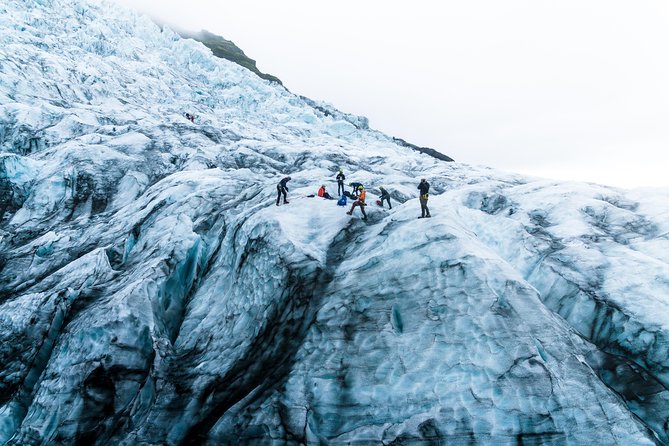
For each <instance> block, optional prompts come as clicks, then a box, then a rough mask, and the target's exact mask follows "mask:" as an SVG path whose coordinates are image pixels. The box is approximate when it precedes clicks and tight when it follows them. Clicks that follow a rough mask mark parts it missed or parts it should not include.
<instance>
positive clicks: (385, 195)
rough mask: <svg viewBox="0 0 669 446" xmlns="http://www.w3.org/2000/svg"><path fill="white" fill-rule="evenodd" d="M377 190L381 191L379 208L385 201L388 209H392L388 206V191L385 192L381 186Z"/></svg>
mask: <svg viewBox="0 0 669 446" xmlns="http://www.w3.org/2000/svg"><path fill="white" fill-rule="evenodd" d="M379 190H380V191H381V207H383V200H386V201H387V202H388V209H392V208H393V207H392V206H391V205H390V194H389V193H388V191H387V190H385V189H384V187H383V186H381V187H379Z"/></svg>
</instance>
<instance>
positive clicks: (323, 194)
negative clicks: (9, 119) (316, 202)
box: [318, 184, 334, 200]
mask: <svg viewBox="0 0 669 446" xmlns="http://www.w3.org/2000/svg"><path fill="white" fill-rule="evenodd" d="M318 196H319V197H323V198H325V199H326V200H334V197H333V196H332V195H330V194H328V193H327V192H326V191H325V184H321V188H320V189H318Z"/></svg>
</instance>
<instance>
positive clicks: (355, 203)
mask: <svg viewBox="0 0 669 446" xmlns="http://www.w3.org/2000/svg"><path fill="white" fill-rule="evenodd" d="M357 204H358V202H357V201H354V202H353V205H351V210H350V211H348V212H347V214H348V215H352V214H353V209H355V207H356V206H357Z"/></svg>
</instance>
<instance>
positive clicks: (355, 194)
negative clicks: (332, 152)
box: [276, 169, 431, 220]
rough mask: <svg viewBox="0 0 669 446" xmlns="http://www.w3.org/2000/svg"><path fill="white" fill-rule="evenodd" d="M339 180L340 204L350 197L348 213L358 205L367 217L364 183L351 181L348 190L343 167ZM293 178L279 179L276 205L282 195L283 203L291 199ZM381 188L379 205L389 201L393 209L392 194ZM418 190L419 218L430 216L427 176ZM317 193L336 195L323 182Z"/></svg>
mask: <svg viewBox="0 0 669 446" xmlns="http://www.w3.org/2000/svg"><path fill="white" fill-rule="evenodd" d="M335 179H336V180H337V195H339V201H338V202H337V204H339V205H340V206H346V198H347V197H348V198H350V199H352V200H355V201H354V202H353V204H352V205H351V209H350V210H349V211H348V212H347V214H348V215H353V211H354V210H355V208H356V207H359V208H360V211H361V212H362V218H363V219H365V220H366V219H367V213H366V212H365V206H367V203H366V202H365V201H366V198H367V191H366V190H365V187H364V186H363V185H362V183H358V182H352V183H349V186H351V188H352V191H351V192H348V191H347V190H346V189H345V187H344V181H345V180H346V176H345V175H344V172H343V170H342V169H339V173H338V174H337V176H336V177H335ZM290 180H291V178H290V177H284V178H283V179H282V180H281V181H279V184H277V185H276V190H277V196H276V205H277V206H279V204H280V202H281V196H282V195H283V203H284V204H288V203H289V201H288V199H287V194H288V186H287V183H288V182H289V181H290ZM379 190H380V191H381V196H380V197H379V200H378V201H377V202H376V203H377V204H378V205H379V206H381V207H383V203H384V201H385V202H387V203H388V209H392V208H393V207H392V205H391V204H390V194H389V193H388V191H387V190H386V189H385V188H384V187H379ZM418 190H419V191H420V197H419V201H420V212H421V216H420V217H418V218H430V217H431V215H430V209H429V208H428V207H427V200H428V197H429V191H430V183H428V182H427V180H426V179H425V178H423V179H421V180H420V183H419V184H418ZM317 195H318V196H319V197H322V198H325V199H327V200H334V199H335V197H333V196H331V195H330V194H329V193H328V192H327V191H326V190H325V185H324V184H321V187H320V188H319V189H318V193H317ZM309 196H310V197H313V195H309Z"/></svg>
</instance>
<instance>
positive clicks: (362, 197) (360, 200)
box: [347, 184, 367, 220]
mask: <svg viewBox="0 0 669 446" xmlns="http://www.w3.org/2000/svg"><path fill="white" fill-rule="evenodd" d="M366 195H367V194H366V192H365V189H364V188H363V187H362V184H361V185H360V186H358V199H357V200H356V201H355V202H354V203H353V206H351V210H350V211H348V212H347V214H348V215H353V210H354V209H355V207H356V206H360V211H361V212H362V218H363V219H364V220H367V214H366V213H365V206H366V205H365V196H366Z"/></svg>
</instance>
